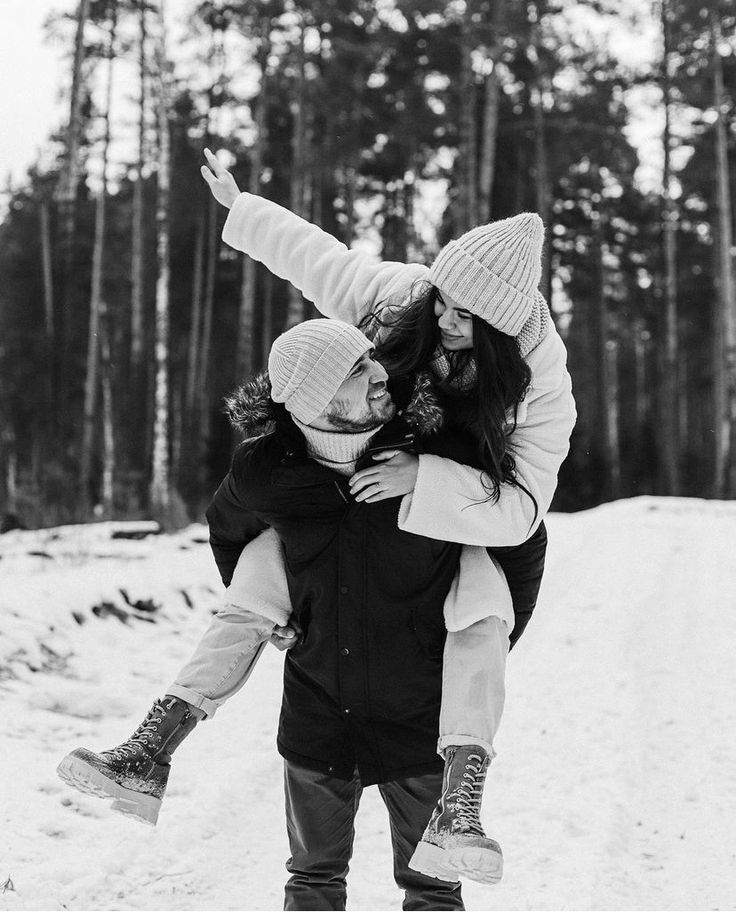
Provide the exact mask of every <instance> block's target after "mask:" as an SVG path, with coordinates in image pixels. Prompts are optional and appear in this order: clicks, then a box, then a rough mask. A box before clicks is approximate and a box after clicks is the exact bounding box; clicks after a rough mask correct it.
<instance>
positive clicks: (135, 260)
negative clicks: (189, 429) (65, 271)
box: [130, 0, 147, 408]
mask: <svg viewBox="0 0 736 912" xmlns="http://www.w3.org/2000/svg"><path fill="white" fill-rule="evenodd" d="M146 2H147V0H139V7H138V14H139V23H140V26H139V30H140V37H139V42H140V44H139V54H138V73H139V76H138V78H139V80H140V92H141V94H140V109H139V113H138V176H137V178H136V182H135V185H134V187H133V220H132V232H131V269H130V283H131V284H130V366H131V374H132V377H133V381H134V386H135V387H136V391H137V392H138V393H140V389H139V387H140V385H141V384H140V379H141V365H142V364H143V338H144V335H143V332H144V330H143V187H144V178H143V171H144V168H145V164H146V161H145V159H146ZM139 398H140V397H138V396H137V397H136V401H135V403H134V408H135V407H136V406H138V407H140V401H139Z"/></svg>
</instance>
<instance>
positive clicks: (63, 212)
mask: <svg viewBox="0 0 736 912" xmlns="http://www.w3.org/2000/svg"><path fill="white" fill-rule="evenodd" d="M90 2H91V0H79V6H78V8H77V29H76V35H75V39H74V63H73V66H72V84H71V96H70V105H69V107H70V112H69V127H68V130H67V137H66V144H67V160H66V162H65V166H64V169H63V171H62V173H61V175H60V179H59V187H58V200H59V221H60V226H61V253H62V263H63V269H62V275H63V280H62V286H61V287H62V293H61V298H62V306H61V307H60V308H59V312H58V321H57V339H56V341H55V344H54V346H53V362H52V374H53V390H54V397H55V403H54V408H53V412H52V415H53V419H52V420H53V424H54V432H55V434H56V436H57V437H59V438H60V439H61V440H62V441H64V438H65V437H66V436H67V434H68V430H67V429H68V428H69V426H70V424H71V422H70V421H69V414H68V412H69V406H70V403H71V402H72V400H73V396H72V393H71V389H70V387H71V384H72V381H71V379H70V377H71V371H70V370H69V362H70V359H71V354H70V353H71V349H72V345H71V324H72V321H71V318H70V316H69V315H70V314H71V313H72V311H73V309H74V307H75V306H77V301H75V300H74V297H75V296H74V239H75V234H76V217H77V188H78V186H79V177H80V172H81V167H80V162H79V156H80V146H81V144H82V130H83V121H82V100H83V97H84V85H83V81H82V65H83V63H84V56H85V46H84V31H85V25H86V23H87V20H88V18H89V11H90ZM65 430H66V433H65ZM61 445H64V443H62V444H61Z"/></svg>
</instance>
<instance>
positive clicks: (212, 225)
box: [197, 195, 219, 441]
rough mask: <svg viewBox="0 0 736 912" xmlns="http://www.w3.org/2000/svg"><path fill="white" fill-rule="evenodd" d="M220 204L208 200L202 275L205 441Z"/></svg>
mask: <svg viewBox="0 0 736 912" xmlns="http://www.w3.org/2000/svg"><path fill="white" fill-rule="evenodd" d="M218 216H219V206H218V203H217V202H216V200H215V199H214V197H213V196H211V195H210V196H209V198H208V200H207V236H206V239H205V240H206V245H207V264H206V269H205V277H204V298H203V301H202V342H201V346H200V354H199V377H198V382H197V386H198V400H199V401H198V405H197V415H198V416H199V420H200V430H199V438H200V440H202V441H204V440H205V439H206V437H207V436H208V433H209V376H210V349H211V347H212V316H213V310H214V306H215V277H216V275H217V257H218V253H219V232H218Z"/></svg>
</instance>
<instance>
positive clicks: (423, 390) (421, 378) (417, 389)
mask: <svg viewBox="0 0 736 912" xmlns="http://www.w3.org/2000/svg"><path fill="white" fill-rule="evenodd" d="M403 418H404V420H405V421H406V423H407V424H408V425H409V427H411V429H412V430H413V431H415V432H416V433H417V434H420V435H421V436H426V435H427V434H434V433H435V432H436V431H439V429H440V428H441V427H442V423H443V421H444V420H445V416H444V413H443V411H442V407H441V406H440V403H439V401H438V399H437V395H436V393H435V391H434V388H433V386H432V380H431V378H430V376H429V374H427V373H424V372H422V373H419V374H417V377H416V380H415V381H414V390H413V392H412V394H411V399H410V401H409V404H408V405H407V407H406V408H405V409H404V411H403Z"/></svg>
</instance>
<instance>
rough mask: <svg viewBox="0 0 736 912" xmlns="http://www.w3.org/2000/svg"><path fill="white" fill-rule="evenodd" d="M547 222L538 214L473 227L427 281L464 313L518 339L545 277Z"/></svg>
mask: <svg viewBox="0 0 736 912" xmlns="http://www.w3.org/2000/svg"><path fill="white" fill-rule="evenodd" d="M543 245H544V224H543V222H542V220H541V218H540V217H539V216H538V215H537V214H536V213H534V212H522V213H521V214H520V215H514V216H512V217H511V218H507V219H501V220H500V221H498V222H491V223H490V224H489V225H480V226H479V227H478V228H472V229H471V230H470V231H467V232H466V233H465V234H463V235H462V236H461V237H459V238H458V239H457V240H456V241H450V243H449V244H445V246H444V247H443V248H442V250H440V252H439V253H438V254H437V259H436V260H435V261H434V263H433V264H432V266H431V268H430V270H429V280H430V282H431V283H432V284H433V285H435V286H436V287H437V288H439V290H440V291H441V292H445V293H446V294H447V295H448V296H449V297H451V298H452V299H453V300H454V301H456V302H457V303H458V304H459V305H460V306H461V307H463V308H464V309H465V310H469V311H470V312H471V313H473V314H475V315H476V316H478V317H480V318H481V319H483V320H485V321H486V323H490V324H491V326H493V327H495V328H496V329H498V330H500V331H501V332H503V333H506V335H508V336H518V334H519V333H520V332H521V328H522V326H523V325H524V323H525V322H526V320H527V319H528V318H529V316H530V314H531V312H532V309H533V308H534V306H535V296H536V294H537V286H538V285H539V281H540V279H541V277H542V247H543Z"/></svg>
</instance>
